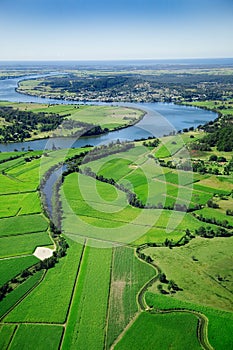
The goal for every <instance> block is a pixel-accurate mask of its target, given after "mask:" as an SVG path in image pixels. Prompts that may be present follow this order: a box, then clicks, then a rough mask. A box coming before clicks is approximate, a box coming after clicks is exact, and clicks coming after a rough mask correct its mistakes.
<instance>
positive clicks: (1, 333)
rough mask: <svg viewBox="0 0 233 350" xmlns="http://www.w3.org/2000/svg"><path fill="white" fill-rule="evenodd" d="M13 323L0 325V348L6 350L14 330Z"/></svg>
mask: <svg viewBox="0 0 233 350" xmlns="http://www.w3.org/2000/svg"><path fill="white" fill-rule="evenodd" d="M15 328H16V326H15V325H0V348H1V349H2V350H6V349H7V347H8V344H9V343H10V340H11V337H12V335H13V333H14V331H15Z"/></svg>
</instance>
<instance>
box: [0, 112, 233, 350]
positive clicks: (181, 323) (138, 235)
mask: <svg viewBox="0 0 233 350" xmlns="http://www.w3.org/2000/svg"><path fill="white" fill-rule="evenodd" d="M33 107H35V106H33ZM68 107H69V106H64V108H68ZM43 108H46V109H50V108H51V109H52V108H54V111H55V110H56V109H58V108H59V106H51V107H43ZM72 108H73V107H72ZM68 109H69V108H68ZM37 110H39V107H37ZM64 111H65V109H64ZM65 113H67V111H66V112H65ZM71 113H72V111H71ZM74 113H75V111H74ZM80 113H81V110H80ZM86 113H87V115H86V117H87V118H88V113H89V112H88V110H86ZM100 113H102V111H100ZM112 113H113V112H112ZM195 137H196V138H198V137H199V135H198V134H196V135H195ZM179 138H180V136H179ZM165 139H166V138H165ZM174 140H176V139H175V137H172V138H168V139H167V141H166V140H163V145H159V146H158V147H157V148H150V147H146V146H143V144H142V142H138V143H135V147H134V148H132V149H130V150H128V151H127V152H121V153H118V154H115V155H110V156H106V157H104V158H101V159H98V160H95V161H92V162H89V163H88V164H82V165H81V169H82V170H83V171H84V170H85V168H87V167H90V168H91V170H93V171H94V172H95V173H96V174H98V175H103V176H104V177H105V178H108V179H109V178H113V179H114V180H115V181H117V182H118V183H119V184H123V185H124V187H126V188H128V189H130V190H131V191H132V192H133V193H136V195H137V197H138V198H139V199H140V200H141V201H142V203H143V204H147V205H148V204H151V205H155V206H158V207H156V208H155V207H151V208H142V207H141V208H140V207H136V206H132V205H130V204H129V202H128V199H127V195H126V193H125V192H124V191H121V190H119V189H117V188H116V187H114V186H113V185H111V184H109V183H106V182H102V181H99V180H96V179H94V178H92V177H90V176H87V175H85V174H80V173H78V172H74V173H71V174H69V175H67V176H65V178H64V181H63V183H62V186H61V189H60V192H59V193H60V199H61V204H62V233H63V237H64V238H65V240H66V242H67V243H68V245H69V248H68V249H67V252H66V255H65V256H64V257H62V258H60V259H59V261H58V262H57V263H56V264H55V266H54V267H53V268H50V269H48V270H47V269H42V270H40V271H38V272H36V273H35V274H33V275H32V276H31V277H29V278H28V279H26V280H24V281H23V282H22V283H21V284H20V285H18V286H17V287H16V288H15V289H14V290H13V291H12V292H10V293H8V294H7V295H6V297H5V298H3V300H2V301H1V304H0V306H1V313H0V315H1V317H2V319H1V325H0V345H1V346H2V348H3V349H4V348H6V349H8V348H9V349H17V348H19V347H20V348H25V349H26V348H27V349H30V347H31V344H33V346H34V348H33V349H38V350H39V349H44V348H45V346H47V347H48V346H49V347H50V348H51V349H63V350H66V349H76V348H80V349H84V348H88V349H97V350H98V349H106V350H107V349H110V348H115V349H129V348H135V349H153V348H154V344H156V345H157V346H158V348H159V349H164V350H165V349H167V348H169V347H172V348H174V349H180V348H181V346H183V347H185V348H190V349H191V348H192V349H200V348H201V345H200V343H199V341H198V337H197V327H198V322H199V321H198V317H199V316H198V315H199V314H202V315H204V316H203V317H206V319H208V322H209V323H208V333H207V332H206V334H205V337H206V338H208V339H209V342H210V344H211V345H212V346H213V347H214V348H215V349H216V350H218V349H219V350H221V342H222V344H223V345H224V348H226V349H227V348H231V340H230V338H229V334H230V333H231V327H232V305H231V300H232V298H231V296H232V282H231V281H232V271H231V258H230V256H231V243H232V237H231V238H229V237H227V238H222V237H217V238H216V237H215V238H213V239H207V238H201V237H197V235H196V233H195V230H198V229H199V228H200V227H201V226H203V227H205V228H207V227H210V228H212V229H214V230H217V229H218V228H219V227H221V223H220V224H219V225H215V224H210V223H207V222H203V221H200V220H199V219H198V218H197V217H195V216H194V215H193V214H194V213H195V214H198V215H200V214H201V215H203V217H206V218H212V217H215V218H217V219H218V220H220V221H224V219H228V221H229V223H232V219H231V216H229V217H227V218H226V215H225V211H226V209H231V205H232V198H231V195H230V194H231V191H232V184H231V175H229V176H216V175H212V174H204V175H202V174H200V173H195V174H193V173H192V172H191V171H184V170H179V169H178V168H175V169H171V168H168V167H164V166H160V164H159V162H158V159H157V157H158V153H157V152H161V154H160V157H162V156H163V157H164V159H165V160H166V161H167V160H169V159H171V158H172V157H175V158H176V157H178V158H179V154H181V153H180V152H183V146H182V143H184V144H185V145H188V143H189V142H190V135H189V134H187V135H185V136H184V137H183V141H180V139H179V140H177V141H175V142H176V143H175V144H174ZM166 142H167V147H166V149H167V150H169V153H166V152H167V151H166V149H165V145H166ZM85 150H86V149H85ZM81 152H83V149H80V150H75V149H71V150H57V151H53V152H50V151H48V152H44V154H42V152H37V153H36V152H35V153H30V152H22V153H19V152H18V153H16V154H17V155H19V157H18V158H17V159H10V157H12V156H14V153H12V154H11V155H10V157H9V158H7V155H5V154H0V159H2V160H3V161H4V162H3V163H1V164H0V165H1V171H2V173H1V174H0V177H1V179H2V180H3V181H2V182H0V200H1V203H2V205H1V211H0V232H1V236H0V244H1V254H0V275H1V278H0V284H2V285H3V284H4V283H7V282H8V281H10V280H12V279H13V280H14V277H16V276H17V275H19V274H20V273H21V272H22V270H25V269H28V268H30V267H32V266H33V265H35V264H36V263H37V262H38V259H37V258H35V257H34V256H33V252H34V250H35V248H36V247H37V246H47V247H52V248H53V247H54V240H53V239H51V237H50V225H49V220H48V218H46V217H45V216H44V214H43V212H42V208H41V203H40V200H41V199H40V196H39V191H38V186H39V181H40V179H41V178H42V176H43V175H44V174H45V173H46V171H48V170H49V169H50V168H51V167H52V166H54V165H56V164H57V163H59V162H64V160H67V159H68V158H69V157H72V156H74V155H78V154H80V153H81ZM30 154H31V155H32V156H33V157H32V159H31V160H30V161H29V162H28V161H27V160H26V159H25V158H27V157H29V155H30ZM182 154H183V153H182ZM34 156H35V157H34ZM37 156H40V158H37ZM1 157H2V158H1ZM224 197H225V198H224ZM210 199H211V200H213V201H214V202H215V203H218V205H219V208H217V209H213V208H211V207H208V205H207V202H208V201H209V200H210ZM160 202H161V203H162V207H161V206H160V205H159V203H160ZM175 203H176V204H180V205H184V204H185V205H186V207H187V208H189V209H190V208H191V209H192V210H193V209H194V207H195V205H199V207H198V208H196V209H195V211H194V212H192V211H189V212H186V211H180V210H171V207H172V206H173V205H174V204H175ZM163 206H167V208H165V209H164V208H163ZM187 229H188V230H190V234H191V235H193V236H192V239H191V238H190V240H189V242H186V244H185V245H183V246H179V247H178V246H177V247H174V246H173V247H172V249H169V248H168V247H166V244H165V242H166V241H171V242H173V244H175V243H177V242H184V238H183V237H184V236H185V235H186V232H187ZM148 243H151V244H154V245H157V246H156V247H152V246H150V247H148V246H147V244H148ZM140 247H141V248H140ZM135 248H140V249H141V252H142V253H143V254H145V256H144V261H143V260H142V259H138V256H137V253H136V250H135ZM148 256H150V257H151V259H153V264H154V266H152V265H151V264H148V263H147V262H146V257H148ZM6 258H7V259H6ZM8 258H9V259H8ZM148 261H149V260H148ZM156 265H157V266H158V268H159V269H161V271H162V272H164V273H165V274H166V278H167V279H168V280H173V281H175V283H177V285H178V286H179V290H178V291H176V292H174V291H173V292H171V291H170V290H169V289H168V283H162V288H163V290H164V291H165V292H166V294H162V293H161V292H160V291H159V289H158V285H159V284H161V283H160V282H159V280H155V279H156V277H155V276H157V277H158V278H159V276H158V271H157V268H156ZM4 271H7V273H4ZM190 271H191V272H192V273H190ZM152 278H153V280H154V283H153V284H152V285H151V284H150V283H149V281H150V280H151V279H152ZM10 285H12V286H13V287H14V283H13V282H10ZM142 291H143V293H144V294H142V295H141V294H140V292H142ZM139 295H140V298H143V300H144V298H145V301H146V305H147V307H146V308H145V310H141V307H140V305H141V304H140V303H139ZM187 300H189V303H187ZM172 308H184V309H187V310H190V311H191V310H194V311H195V312H196V314H191V313H184V312H183V313H177V312H176V313H167V314H162V313H157V311H158V310H159V309H161V310H163V309H172ZM13 324H14V325H13ZM87 328H88V330H91V331H89V332H87ZM220 328H223V329H224V331H223V332H222V333H223V334H222V335H221V334H219V332H217V331H216V330H217V329H220ZM171 329H172V332H171ZM1 335H3V337H4V340H1ZM44 338H48V343H46V345H44V343H41V341H42V339H44ZM36 340H38V343H35V341H36ZM21 344H22V345H21ZM35 344H36V345H35ZM40 344H41V345H40Z"/></svg>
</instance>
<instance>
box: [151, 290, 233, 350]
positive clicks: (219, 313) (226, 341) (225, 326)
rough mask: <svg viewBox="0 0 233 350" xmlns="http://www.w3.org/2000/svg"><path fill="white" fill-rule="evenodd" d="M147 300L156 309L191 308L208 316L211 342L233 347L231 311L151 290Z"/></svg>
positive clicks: (226, 347) (214, 345) (219, 348)
mask: <svg viewBox="0 0 233 350" xmlns="http://www.w3.org/2000/svg"><path fill="white" fill-rule="evenodd" d="M146 302H147V304H148V305H150V307H153V308H154V309H160V310H172V309H177V308H178V309H179V308H180V309H185V310H190V313H192V311H196V312H198V313H200V314H202V315H204V316H206V317H207V318H208V320H209V322H208V326H207V335H208V339H209V342H210V344H211V345H212V346H213V347H214V349H216V350H221V349H231V348H232V338H231V337H229V334H231V333H232V327H233V316H232V313H231V312H226V311H223V310H219V309H213V308H210V307H206V306H202V305H200V304H194V303H190V302H187V301H181V300H178V299H176V298H174V297H173V296H165V295H162V294H154V293H151V292H147V293H146ZM219 329H221V332H219Z"/></svg>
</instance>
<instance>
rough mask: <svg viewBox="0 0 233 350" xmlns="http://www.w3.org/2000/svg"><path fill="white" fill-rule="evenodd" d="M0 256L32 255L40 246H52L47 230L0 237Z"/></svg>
mask: <svg viewBox="0 0 233 350" xmlns="http://www.w3.org/2000/svg"><path fill="white" fill-rule="evenodd" d="M0 244H1V251H0V258H7V257H13V256H19V255H31V254H32V253H33V252H34V250H35V249H36V247H38V246H52V244H53V243H52V241H51V239H50V237H49V235H48V233H47V232H38V233H32V234H22V235H16V236H13V235H11V236H8V237H2V238H0Z"/></svg>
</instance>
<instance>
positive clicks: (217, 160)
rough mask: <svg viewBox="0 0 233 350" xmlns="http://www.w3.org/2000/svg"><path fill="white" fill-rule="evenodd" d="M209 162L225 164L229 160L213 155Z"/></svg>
mask: <svg viewBox="0 0 233 350" xmlns="http://www.w3.org/2000/svg"><path fill="white" fill-rule="evenodd" d="M209 161H210V162H218V163H225V162H226V161H227V160H226V158H225V157H223V156H220V157H218V156H216V154H211V156H210V157H209Z"/></svg>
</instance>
